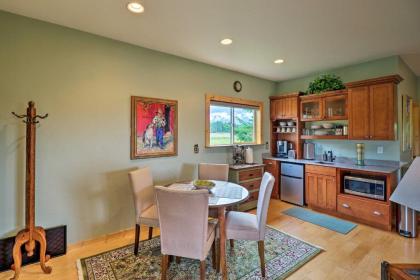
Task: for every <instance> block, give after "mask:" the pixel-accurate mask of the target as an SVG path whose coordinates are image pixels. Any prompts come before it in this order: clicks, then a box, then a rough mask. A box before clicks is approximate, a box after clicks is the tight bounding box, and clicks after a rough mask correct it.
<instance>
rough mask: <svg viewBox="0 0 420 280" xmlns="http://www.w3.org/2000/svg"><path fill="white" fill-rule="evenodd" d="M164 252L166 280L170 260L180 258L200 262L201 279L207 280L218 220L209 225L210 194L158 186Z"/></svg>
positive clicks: (163, 273) (214, 261)
mask: <svg viewBox="0 0 420 280" xmlns="http://www.w3.org/2000/svg"><path fill="white" fill-rule="evenodd" d="M155 189H156V198H157V208H158V213H159V221H160V240H161V251H162V279H166V274H167V268H168V259H169V258H168V257H169V255H171V256H177V257H185V258H190V259H198V260H200V262H201V263H200V279H205V275H206V261H205V260H206V257H207V255H208V252H209V250H210V248H211V247H213V253H212V255H213V267H215V265H216V260H215V256H216V254H215V250H216V248H215V245H214V240H215V235H216V226H217V220H213V221H212V222H209V221H208V218H207V217H208V211H209V208H208V203H209V199H208V197H209V193H208V191H207V190H198V191H181V190H171V189H170V188H165V187H159V186H156V187H155Z"/></svg>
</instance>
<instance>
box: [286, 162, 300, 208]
mask: <svg viewBox="0 0 420 280" xmlns="http://www.w3.org/2000/svg"><path fill="white" fill-rule="evenodd" d="M304 174H305V170H304V165H303V164H298V163H289V162H282V163H281V180H280V199H281V200H284V201H287V202H290V203H293V204H297V205H303V204H304V201H305V199H304V197H305V191H304V189H305V184H304V183H305V182H304V178H305V176H304Z"/></svg>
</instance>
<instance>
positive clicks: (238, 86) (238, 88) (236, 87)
mask: <svg viewBox="0 0 420 280" xmlns="http://www.w3.org/2000/svg"><path fill="white" fill-rule="evenodd" d="M233 89H234V90H235V91H236V92H240V91H241V90H242V83H241V82H240V81H235V82H234V83H233Z"/></svg>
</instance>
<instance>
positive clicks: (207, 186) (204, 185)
mask: <svg viewBox="0 0 420 280" xmlns="http://www.w3.org/2000/svg"><path fill="white" fill-rule="evenodd" d="M193 185H194V187H195V188H196V189H197V190H208V191H210V190H211V189H212V188H214V186H216V184H215V183H214V182H212V181H209V180H195V181H193Z"/></svg>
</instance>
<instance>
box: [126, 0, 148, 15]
mask: <svg viewBox="0 0 420 280" xmlns="http://www.w3.org/2000/svg"><path fill="white" fill-rule="evenodd" d="M127 9H128V10H129V11H130V12H133V13H135V14H140V13H143V12H144V7H143V6H142V4H140V3H139V2H135V1H133V2H130V3H128V4H127Z"/></svg>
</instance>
